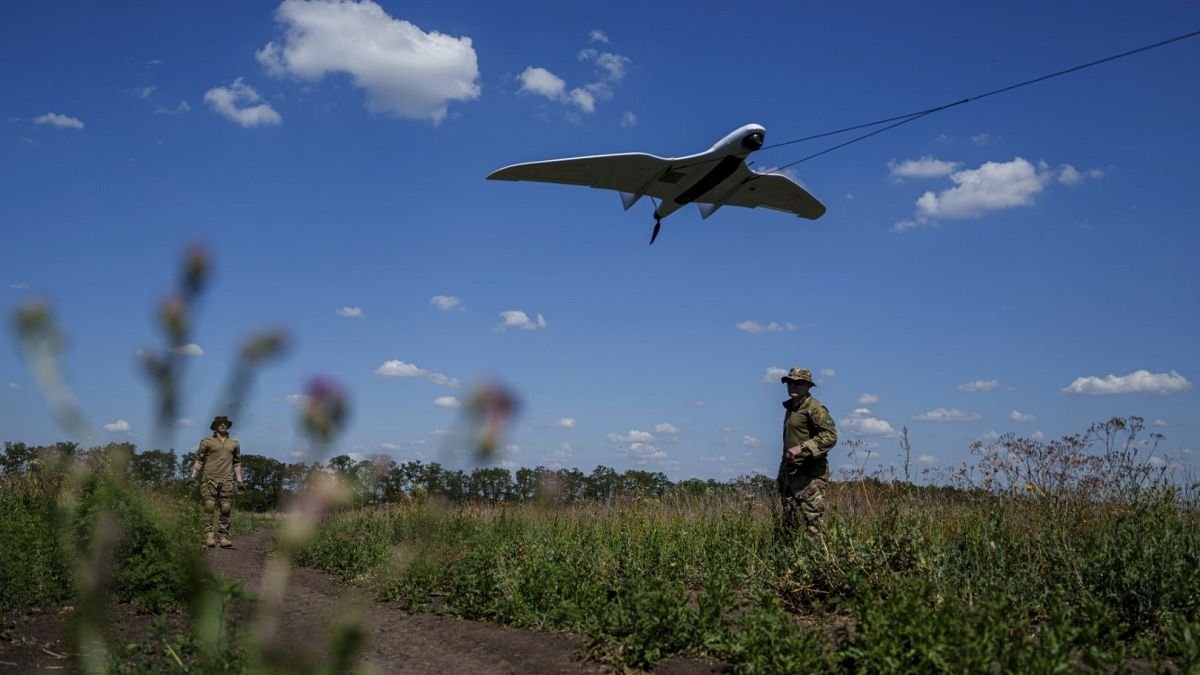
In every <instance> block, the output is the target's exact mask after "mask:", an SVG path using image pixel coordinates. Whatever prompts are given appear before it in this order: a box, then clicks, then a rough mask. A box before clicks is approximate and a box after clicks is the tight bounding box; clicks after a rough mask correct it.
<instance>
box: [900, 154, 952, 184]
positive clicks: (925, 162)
mask: <svg viewBox="0 0 1200 675" xmlns="http://www.w3.org/2000/svg"><path fill="white" fill-rule="evenodd" d="M958 166H959V163H958V162H947V161H943V160H940V159H934V158H932V157H928V156H926V157H922V158H921V159H906V160H904V161H903V162H899V163H897V162H896V160H892V161H890V162H888V170H889V172H890V174H891V176H892V177H893V178H897V179H903V178H936V177H938V176H949V175H950V174H951V173H953V172H954V170H955V169H957V168H958Z"/></svg>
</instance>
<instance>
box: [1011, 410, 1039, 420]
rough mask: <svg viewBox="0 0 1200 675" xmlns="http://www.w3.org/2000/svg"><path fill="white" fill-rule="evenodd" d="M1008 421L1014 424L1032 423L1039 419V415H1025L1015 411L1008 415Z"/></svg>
mask: <svg viewBox="0 0 1200 675" xmlns="http://www.w3.org/2000/svg"><path fill="white" fill-rule="evenodd" d="M1008 419H1010V420H1012V421H1014V422H1032V421H1034V420H1036V419H1037V415H1034V414H1032V413H1023V412H1021V411H1020V410H1014V411H1012V412H1010V413H1008Z"/></svg>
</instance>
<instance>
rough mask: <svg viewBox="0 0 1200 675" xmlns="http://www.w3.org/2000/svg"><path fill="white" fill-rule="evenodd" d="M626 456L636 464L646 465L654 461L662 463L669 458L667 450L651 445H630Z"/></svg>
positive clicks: (626, 450)
mask: <svg viewBox="0 0 1200 675" xmlns="http://www.w3.org/2000/svg"><path fill="white" fill-rule="evenodd" d="M624 454H625V455H626V456H627V457H629V458H630V459H632V460H633V461H634V462H635V463H636V464H645V463H647V462H648V461H649V460H652V459H654V460H660V461H661V460H665V459H666V458H667V453H666V451H665V450H662V449H660V448H659V447H658V446H655V445H650V444H649V443H630V444H629V447H627V448H626V449H625V453H624Z"/></svg>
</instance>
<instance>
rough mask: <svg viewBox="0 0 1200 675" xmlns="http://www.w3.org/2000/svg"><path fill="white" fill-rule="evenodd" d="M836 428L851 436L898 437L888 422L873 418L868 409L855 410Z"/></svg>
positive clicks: (898, 433)
mask: <svg viewBox="0 0 1200 675" xmlns="http://www.w3.org/2000/svg"><path fill="white" fill-rule="evenodd" d="M838 427H839V428H840V429H841V430H842V431H845V432H846V433H848V434H850V435H851V436H885V437H892V436H899V435H900V432H898V431H896V430H895V429H894V428H893V427H892V425H891V423H890V422H888V421H887V420H884V419H879V418H878V417H875V416H874V415H873V414H872V413H871V411H870V409H868V408H857V409H855V411H854V412H853V413H851V414H850V415H848V416H846V417H843V418H842V419H841V420H840V421H839V422H838Z"/></svg>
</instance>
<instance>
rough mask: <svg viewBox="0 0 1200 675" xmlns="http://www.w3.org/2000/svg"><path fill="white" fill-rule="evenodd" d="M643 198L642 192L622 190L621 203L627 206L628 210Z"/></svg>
mask: <svg viewBox="0 0 1200 675" xmlns="http://www.w3.org/2000/svg"><path fill="white" fill-rule="evenodd" d="M641 198H642V195H640V194H635V193H633V192H622V193H621V205H622V206H624V207H625V210H626V211H628V210H629V208H630V207H631V206H633V205H634V204H636V203H637V201H638V200H639V199H641Z"/></svg>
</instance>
